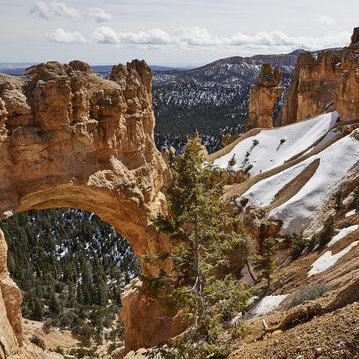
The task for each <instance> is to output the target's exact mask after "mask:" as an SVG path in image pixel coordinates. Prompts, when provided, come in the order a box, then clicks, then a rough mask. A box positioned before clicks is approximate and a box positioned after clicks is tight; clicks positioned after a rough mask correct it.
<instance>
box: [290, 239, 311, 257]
mask: <svg viewBox="0 0 359 359" xmlns="http://www.w3.org/2000/svg"><path fill="white" fill-rule="evenodd" d="M310 242H311V240H310V239H309V238H303V237H302V236H295V237H294V238H293V239H292V241H291V246H290V255H291V257H292V258H293V259H297V258H299V257H300V255H301V254H302V252H303V250H304V249H305V248H307V247H308V246H309V244H310Z"/></svg>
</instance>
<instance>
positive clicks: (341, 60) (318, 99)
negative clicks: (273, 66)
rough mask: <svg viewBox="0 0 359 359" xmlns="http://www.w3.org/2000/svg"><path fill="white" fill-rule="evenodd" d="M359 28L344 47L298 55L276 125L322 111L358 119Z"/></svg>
mask: <svg viewBox="0 0 359 359" xmlns="http://www.w3.org/2000/svg"><path fill="white" fill-rule="evenodd" d="M358 84H359V28H355V29H354V31H353V36H352V43H351V45H350V46H349V47H346V48H344V49H343V50H328V51H322V52H320V53H319V54H318V56H317V57H315V56H314V55H313V54H312V53H310V52H304V53H302V54H300V55H299V57H298V60H297V65H296V67H295V69H294V72H293V75H292V79H291V83H290V86H289V88H288V90H287V93H286V96H285V99H284V104H283V107H282V110H281V112H280V114H279V116H278V119H277V121H276V123H275V125H276V126H283V125H288V124H290V123H294V122H299V121H302V120H305V119H308V118H311V117H314V116H318V115H320V114H321V113H325V112H329V111H333V110H334V109H335V110H336V111H338V112H339V114H340V119H341V120H342V121H345V122H351V121H355V120H358V119H359V105H358V102H359V101H358V99H359V91H358Z"/></svg>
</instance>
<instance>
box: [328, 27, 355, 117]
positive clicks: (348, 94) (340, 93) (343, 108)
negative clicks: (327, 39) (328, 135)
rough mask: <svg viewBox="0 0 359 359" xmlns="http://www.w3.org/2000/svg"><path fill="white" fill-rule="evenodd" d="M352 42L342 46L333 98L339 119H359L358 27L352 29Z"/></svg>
mask: <svg viewBox="0 0 359 359" xmlns="http://www.w3.org/2000/svg"><path fill="white" fill-rule="evenodd" d="M352 41H353V42H352V43H351V44H350V46H349V47H347V48H344V49H343V51H342V56H341V64H340V67H339V70H340V73H339V76H338V78H339V84H338V87H337V89H336V91H335V92H334V95H333V98H334V103H335V109H336V110H337V111H338V112H339V115H340V119H341V121H344V122H353V121H359V27H357V28H355V29H354V32H353V36H352Z"/></svg>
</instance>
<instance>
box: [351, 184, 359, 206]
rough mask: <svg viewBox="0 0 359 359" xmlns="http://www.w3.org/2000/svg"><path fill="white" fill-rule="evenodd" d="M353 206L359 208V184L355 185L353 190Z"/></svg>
mask: <svg viewBox="0 0 359 359" xmlns="http://www.w3.org/2000/svg"><path fill="white" fill-rule="evenodd" d="M352 207H354V208H358V207H359V186H358V187H355V189H354V191H353V203H352Z"/></svg>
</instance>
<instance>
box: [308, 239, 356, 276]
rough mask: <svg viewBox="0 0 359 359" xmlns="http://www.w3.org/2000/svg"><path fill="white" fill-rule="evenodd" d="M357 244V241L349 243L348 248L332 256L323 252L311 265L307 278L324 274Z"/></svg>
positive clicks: (330, 253)
mask: <svg viewBox="0 0 359 359" xmlns="http://www.w3.org/2000/svg"><path fill="white" fill-rule="evenodd" d="M358 244H359V241H355V242H353V243H351V244H350V245H349V246H348V247H346V248H344V249H343V250H341V251H340V252H338V253H337V254H334V255H333V254H332V251H327V252H325V253H324V254H323V255H322V256H320V257H319V258H318V259H317V260H316V261H315V262H314V263H313V264H312V268H311V269H310V271H309V272H308V277H311V276H313V275H315V274H318V273H321V272H324V271H325V270H327V269H328V268H330V267H332V266H333V265H334V264H335V263H336V262H337V261H338V260H339V259H340V258H341V257H343V256H345V255H346V254H347V253H349V251H350V250H351V249H352V248H353V247H355V246H357V245H358Z"/></svg>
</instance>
